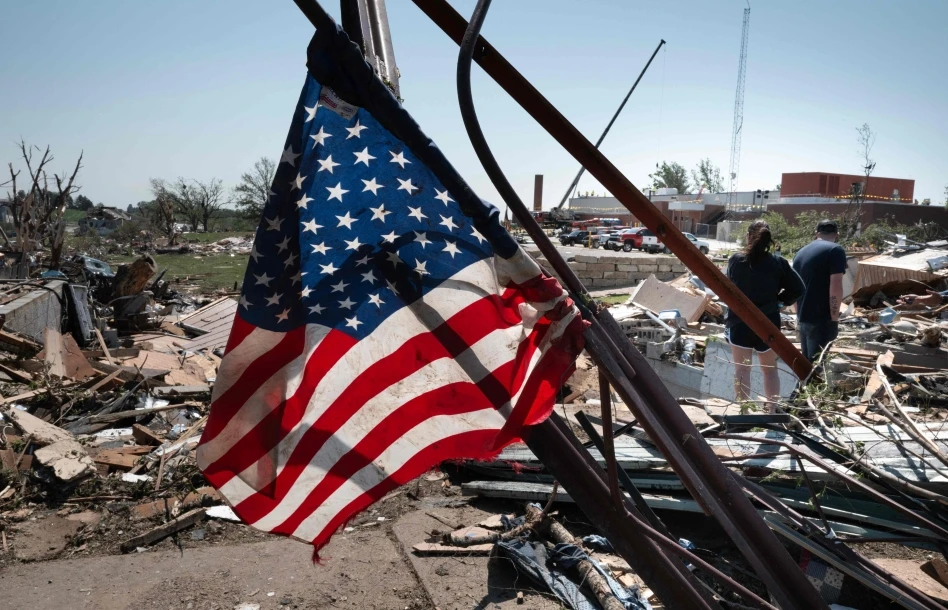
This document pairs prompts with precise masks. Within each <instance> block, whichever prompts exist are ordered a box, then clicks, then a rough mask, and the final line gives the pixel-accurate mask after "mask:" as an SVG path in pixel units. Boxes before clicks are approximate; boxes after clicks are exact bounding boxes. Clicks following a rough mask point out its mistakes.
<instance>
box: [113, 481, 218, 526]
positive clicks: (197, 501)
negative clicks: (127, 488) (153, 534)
mask: <svg viewBox="0 0 948 610" xmlns="http://www.w3.org/2000/svg"><path fill="white" fill-rule="evenodd" d="M221 501H222V499H221V494H220V492H218V491H217V490H216V489H214V488H213V487H200V488H198V489H196V490H194V491H192V492H191V493H189V494H188V495H186V496H185V497H183V498H161V499H159V500H155V501H153V502H145V503H144V504H136V505H135V506H133V507H132V518H133V519H151V518H152V517H163V516H165V515H166V514H169V513H170V512H171V511H176V510H182V509H188V508H194V507H197V506H200V505H201V504H204V503H205V502H206V503H208V504H212V503H220V502H221Z"/></svg>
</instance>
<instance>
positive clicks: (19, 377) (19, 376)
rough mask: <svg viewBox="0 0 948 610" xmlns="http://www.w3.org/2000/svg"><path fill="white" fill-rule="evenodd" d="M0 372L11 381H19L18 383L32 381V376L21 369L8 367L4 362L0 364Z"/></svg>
mask: <svg viewBox="0 0 948 610" xmlns="http://www.w3.org/2000/svg"><path fill="white" fill-rule="evenodd" d="M0 373H3V374H4V375H6V376H7V377H9V378H10V379H12V380H13V381H19V382H20V383H32V382H33V377H32V376H31V375H27V374H26V373H24V372H23V371H18V370H16V369H14V368H10V367H8V366H7V365H5V364H0Z"/></svg>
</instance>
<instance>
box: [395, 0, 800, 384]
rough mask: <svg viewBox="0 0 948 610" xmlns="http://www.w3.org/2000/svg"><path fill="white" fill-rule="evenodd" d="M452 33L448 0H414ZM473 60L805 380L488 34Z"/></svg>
mask: <svg viewBox="0 0 948 610" xmlns="http://www.w3.org/2000/svg"><path fill="white" fill-rule="evenodd" d="M413 2H414V3H415V5H416V6H418V8H420V9H421V10H422V11H423V12H424V13H425V14H426V15H428V17H429V18H430V19H431V20H432V21H434V22H435V23H436V24H437V25H438V26H439V27H440V28H441V29H442V30H443V31H444V32H445V33H446V34H447V35H448V36H450V37H451V39H452V40H454V41H455V42H456V43H458V44H460V43H461V39H462V38H463V36H464V31H465V29H466V28H467V21H466V20H465V19H464V18H463V17H462V16H461V15H459V14H458V13H457V11H455V10H454V9H453V8H452V7H451V6H450V5H449V4H448V3H447V2H445V0H413ZM474 61H476V62H477V63H478V64H479V65H480V66H481V68H483V69H484V71H485V72H487V74H489V75H490V76H491V78H493V79H494V81H495V82H496V83H497V84H498V85H500V86H501V87H502V88H503V89H504V90H505V91H506V92H507V93H508V94H509V95H510V96H511V97H512V98H513V99H514V100H516V101H517V103H519V104H520V106H521V107H522V108H523V109H524V110H526V111H527V113H528V114H530V116H532V117H533V119H534V120H536V121H537V122H538V123H539V124H540V125H542V126H543V127H544V129H546V130H547V132H548V133H549V134H550V135H551V136H553V138H554V139H556V141H558V142H559V143H560V144H561V145H562V146H563V148H565V149H566V150H567V151H568V152H569V153H570V154H571V155H573V157H574V158H575V159H576V160H577V161H579V162H580V163H581V164H582V165H583V166H584V167H585V168H586V169H587V170H588V171H589V173H590V174H592V175H593V176H595V177H596V179H597V180H599V182H600V183H601V184H602V185H603V186H604V187H605V188H606V189H607V190H608V191H609V192H611V193H612V194H613V196H614V197H615V198H616V199H618V200H619V201H620V202H621V203H622V205H623V206H625V207H626V208H627V209H628V210H629V211H630V212H632V213H633V214H634V215H635V217H636V218H637V219H638V220H640V221H641V222H642V223H643V224H644V225H645V226H646V227H648V228H649V229H650V230H651V231H652V232H653V233H655V234H656V235H658V236H659V237H660V238H661V239H662V242H663V243H664V244H665V245H666V246H668V247H669V249H671V251H672V252H674V253H675V254H676V255H678V258H679V259H681V261H682V262H684V263H685V265H687V266H688V268H689V269H690V270H691V271H692V272H693V273H694V274H695V275H697V276H698V277H699V278H701V280H702V281H703V282H704V283H705V284H706V285H707V286H708V287H709V288H711V290H713V291H714V292H715V294H717V295H718V296H719V297H720V298H721V300H723V301H724V302H725V303H727V305H728V307H730V308H731V309H732V310H734V312H735V313H736V314H737V315H738V316H740V318H741V320H743V321H744V322H745V323H746V324H747V325H748V326H750V327H751V329H753V331H754V332H755V333H757V335H758V336H759V337H761V338H762V339H763V340H764V341H765V342H766V343H767V344H768V345H769V346H770V347H772V348H773V350H774V351H775V352H776V353H777V355H779V356H780V357H781V358H782V359H783V360H784V362H786V363H787V364H788V365H790V367H791V368H792V369H793V371H794V373H796V374H797V376H798V377H799V378H800V379H804V378H806V376H807V375H808V374H809V373H810V370H811V369H812V367H811V365H810V363H809V361H807V359H806V358H804V357H803V354H801V353H800V350H798V349H797V348H795V347H794V346H793V344H792V343H791V342H790V340H789V339H787V338H786V337H784V336H783V333H781V332H780V330H779V329H778V328H777V327H776V326H774V325H773V323H771V322H770V320H768V319H767V317H766V316H764V314H763V313H761V311H760V310H759V309H757V307H756V306H755V305H754V304H753V303H751V301H750V299H748V298H747V297H746V296H744V293H743V292H741V291H740V289H738V288H737V286H735V285H734V284H733V283H732V282H731V281H730V280H729V279H727V277H725V275H724V274H723V273H721V270H720V269H718V268H717V266H716V265H715V264H714V263H712V262H711V260H710V259H708V258H707V257H706V256H705V255H703V254H701V252H700V251H699V250H698V249H697V248H696V247H695V246H694V245H693V244H692V243H691V242H690V241H688V239H687V238H686V237H685V236H684V235H683V234H682V233H681V231H679V230H678V228H677V227H675V225H674V224H672V222H671V221H670V220H668V219H667V218H665V216H663V215H662V213H661V212H660V211H659V210H658V208H656V207H655V206H654V205H652V203H651V202H650V201H649V200H648V198H647V197H646V196H645V195H643V194H642V193H641V192H640V191H639V190H638V189H637V188H636V187H635V185H633V184H632V183H631V182H630V181H629V180H628V179H627V178H626V177H625V176H624V175H623V174H622V172H620V171H619V169H618V168H616V166H615V165H613V164H612V162H610V161H609V159H607V158H606V156H605V155H603V154H602V153H601V152H600V151H599V150H597V149H596V147H595V146H594V145H593V144H592V142H590V141H589V140H587V139H586V138H585V137H584V136H583V134H581V133H580V132H579V130H577V129H576V128H575V127H574V126H573V125H572V123H570V122H569V121H568V120H567V119H566V117H564V116H563V115H562V114H560V112H559V111H558V110H557V109H556V108H555V107H554V106H553V105H552V104H551V103H550V102H549V101H548V100H547V99H546V98H544V97H543V95H541V94H540V92H539V91H537V89H536V88H535V87H534V86H533V85H532V84H531V83H530V81H528V80H527V79H526V78H524V77H523V75H521V74H520V73H519V72H518V71H517V70H516V69H515V68H514V67H513V66H512V65H511V64H510V63H509V62H508V61H507V60H506V59H504V57H503V56H502V55H501V54H500V53H499V52H497V50H496V49H494V48H493V47H492V46H491V45H490V44H489V43H488V42H487V41H486V40H484V38H483V37H481V38H480V39H479V40H478V41H477V46H476V48H475V54H474Z"/></svg>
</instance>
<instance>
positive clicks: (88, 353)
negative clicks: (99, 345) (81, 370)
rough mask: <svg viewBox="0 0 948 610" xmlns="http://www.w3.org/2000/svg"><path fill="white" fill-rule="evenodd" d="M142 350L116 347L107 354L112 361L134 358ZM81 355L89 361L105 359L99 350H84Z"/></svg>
mask: <svg viewBox="0 0 948 610" xmlns="http://www.w3.org/2000/svg"><path fill="white" fill-rule="evenodd" d="M141 351H142V350H141V349H139V348H137V347H118V348H115V349H110V350H109V354H110V355H111V356H112V358H113V359H115V358H134V357H135V356H137V355H138V354H139V352H141ZM82 355H83V356H85V357H86V358H89V359H91V360H95V359H96V358H105V352H104V351H102V350H100V349H84V350H82Z"/></svg>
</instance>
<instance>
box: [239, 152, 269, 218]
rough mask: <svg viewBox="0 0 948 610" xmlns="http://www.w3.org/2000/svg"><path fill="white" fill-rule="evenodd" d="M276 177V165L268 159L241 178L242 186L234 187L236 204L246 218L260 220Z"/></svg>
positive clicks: (263, 159) (264, 159)
mask: <svg viewBox="0 0 948 610" xmlns="http://www.w3.org/2000/svg"><path fill="white" fill-rule="evenodd" d="M275 175H276V163H274V162H273V160H272V159H268V158H267V157H260V160H259V161H257V162H256V163H254V164H253V169H251V170H250V171H249V172H244V173H243V174H241V176H240V184H238V185H237V186H236V187H234V203H235V204H236V205H237V207H238V208H240V210H241V211H242V212H243V214H244V216H246V217H247V218H250V219H252V220H259V219H260V216H261V215H262V214H263V208H264V207H265V206H266V205H267V202H268V201H269V200H270V186H271V185H272V184H273V177H274V176H275Z"/></svg>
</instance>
